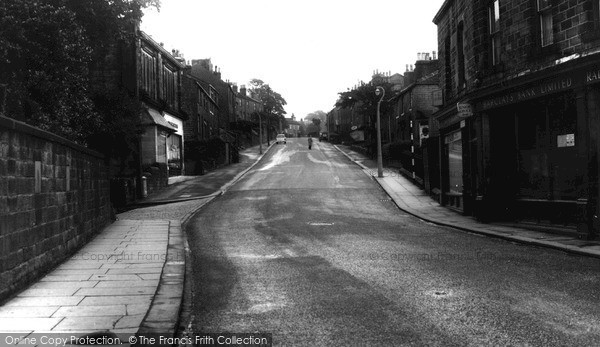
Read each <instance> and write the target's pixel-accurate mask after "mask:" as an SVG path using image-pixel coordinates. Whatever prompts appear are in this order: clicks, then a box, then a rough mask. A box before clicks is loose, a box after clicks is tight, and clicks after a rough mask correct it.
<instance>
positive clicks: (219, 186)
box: [136, 144, 272, 207]
mask: <svg viewBox="0 0 600 347" xmlns="http://www.w3.org/2000/svg"><path fill="white" fill-rule="evenodd" d="M271 145H272V144H271ZM269 148H270V147H268V146H267V145H266V144H265V145H263V153H266V152H267V150H268V149H269ZM259 157H260V154H259V148H258V146H254V147H249V148H246V149H244V150H242V151H240V162H239V163H234V164H231V165H227V166H224V167H221V168H219V169H217V170H213V171H209V172H207V173H206V174H204V175H202V176H181V177H178V178H177V179H176V180H171V181H172V182H174V183H173V184H170V185H169V186H168V187H165V188H163V189H161V190H159V191H157V192H154V193H153V194H152V195H150V196H148V197H147V198H145V199H142V200H140V201H138V202H137V204H136V206H138V207H139V206H146V205H157V204H164V203H171V202H176V201H188V200H195V199H203V198H209V197H212V196H216V195H220V194H221V193H222V192H223V190H226V189H227V188H228V187H229V186H230V185H231V184H233V183H234V182H235V181H236V180H237V179H238V178H239V177H241V176H242V175H244V174H245V173H246V172H247V171H248V169H249V168H250V167H251V166H252V165H254V163H256V161H257V160H258V159H259Z"/></svg>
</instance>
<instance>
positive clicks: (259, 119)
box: [258, 112, 262, 154]
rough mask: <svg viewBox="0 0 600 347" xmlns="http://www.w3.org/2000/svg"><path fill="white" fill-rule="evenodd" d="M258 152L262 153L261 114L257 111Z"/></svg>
mask: <svg viewBox="0 0 600 347" xmlns="http://www.w3.org/2000/svg"><path fill="white" fill-rule="evenodd" d="M258 153H259V154H262V116H261V115H260V112H259V113H258Z"/></svg>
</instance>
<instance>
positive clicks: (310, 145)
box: [308, 137, 313, 149]
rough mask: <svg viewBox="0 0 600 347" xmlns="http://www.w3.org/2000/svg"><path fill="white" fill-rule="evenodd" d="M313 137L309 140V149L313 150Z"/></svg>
mask: <svg viewBox="0 0 600 347" xmlns="http://www.w3.org/2000/svg"><path fill="white" fill-rule="evenodd" d="M312 141H313V140H312V137H309V138H308V149H312Z"/></svg>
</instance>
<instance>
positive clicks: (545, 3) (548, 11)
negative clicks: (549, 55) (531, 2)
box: [537, 0, 554, 47]
mask: <svg viewBox="0 0 600 347" xmlns="http://www.w3.org/2000/svg"><path fill="white" fill-rule="evenodd" d="M537 11H538V17H539V20H540V36H541V37H540V39H541V44H542V47H546V46H549V45H551V44H552V43H554V33H553V31H552V26H553V20H552V5H551V4H550V0H537Z"/></svg>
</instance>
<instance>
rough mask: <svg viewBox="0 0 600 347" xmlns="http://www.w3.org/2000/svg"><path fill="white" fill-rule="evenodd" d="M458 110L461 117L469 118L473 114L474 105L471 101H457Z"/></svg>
mask: <svg viewBox="0 0 600 347" xmlns="http://www.w3.org/2000/svg"><path fill="white" fill-rule="evenodd" d="M456 110H457V111H458V116H459V117H460V118H468V117H471V116H473V107H472V106H471V104H469V103H466V102H458V103H456Z"/></svg>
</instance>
